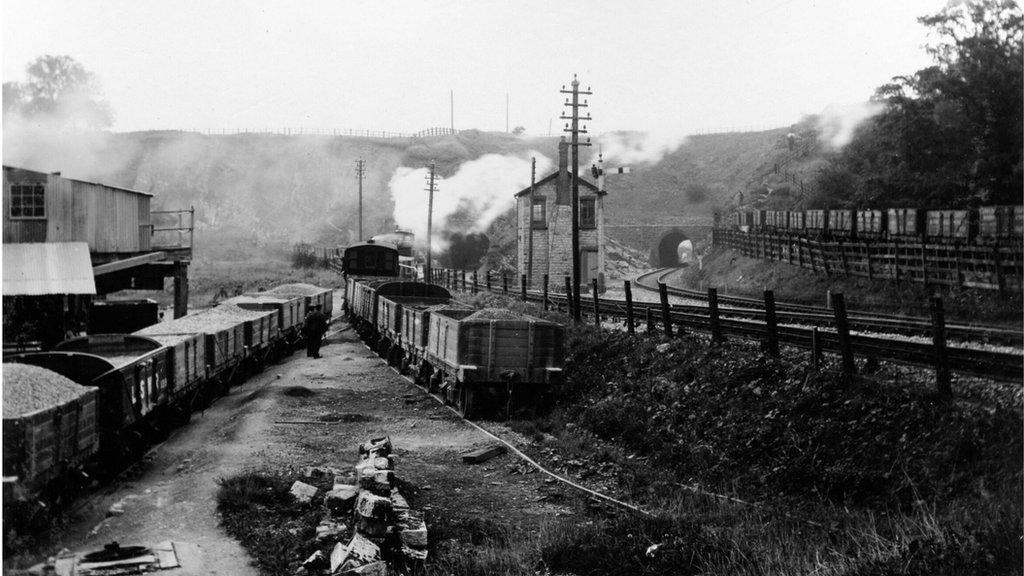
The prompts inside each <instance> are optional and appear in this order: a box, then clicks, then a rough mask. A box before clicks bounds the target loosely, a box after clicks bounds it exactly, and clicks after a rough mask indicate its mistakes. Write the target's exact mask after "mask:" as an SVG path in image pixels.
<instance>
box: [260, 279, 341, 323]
mask: <svg viewBox="0 0 1024 576" xmlns="http://www.w3.org/2000/svg"><path fill="white" fill-rule="evenodd" d="M258 294H260V295H261V296H275V297H279V298H284V297H287V298H295V297H298V298H302V299H303V306H302V309H301V313H302V316H300V318H305V316H306V312H307V311H308V310H309V308H310V307H311V306H322V307H323V308H322V309H321V312H323V313H324V314H326V315H327V317H328V318H330V317H331V315H332V314H333V312H334V291H333V290H332V289H330V288H321V287H319V286H314V285H312V284H302V283H297V284H282V285H281V286H278V287H276V288H271V289H270V290H267V291H265V292H259V293H258ZM249 296H252V294H249Z"/></svg>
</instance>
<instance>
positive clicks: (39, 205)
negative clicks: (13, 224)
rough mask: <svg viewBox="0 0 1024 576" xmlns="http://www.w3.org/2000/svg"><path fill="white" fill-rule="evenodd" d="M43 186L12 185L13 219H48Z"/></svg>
mask: <svg viewBox="0 0 1024 576" xmlns="http://www.w3.org/2000/svg"><path fill="white" fill-rule="evenodd" d="M44 190H45V187H44V186H43V185H42V184H11V218H46V202H45V195H44Z"/></svg>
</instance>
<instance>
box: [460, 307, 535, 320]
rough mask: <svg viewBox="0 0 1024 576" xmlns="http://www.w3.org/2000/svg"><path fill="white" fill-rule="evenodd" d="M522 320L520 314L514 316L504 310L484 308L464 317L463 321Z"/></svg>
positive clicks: (512, 313)
mask: <svg viewBox="0 0 1024 576" xmlns="http://www.w3.org/2000/svg"><path fill="white" fill-rule="evenodd" d="M523 318H524V317H523V315H522V314H516V313H515V312H510V311H508V310H506V309H504V308H484V309H482V310H478V311H476V312H474V313H472V314H470V315H469V316H466V317H465V318H464V320H467V321H469V320H522V319H523Z"/></svg>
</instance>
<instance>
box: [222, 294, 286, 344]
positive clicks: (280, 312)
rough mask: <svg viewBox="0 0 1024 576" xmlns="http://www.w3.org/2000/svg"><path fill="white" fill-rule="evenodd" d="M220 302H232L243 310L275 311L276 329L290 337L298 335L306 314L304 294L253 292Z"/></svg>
mask: <svg viewBox="0 0 1024 576" xmlns="http://www.w3.org/2000/svg"><path fill="white" fill-rule="evenodd" d="M222 304H233V305H235V306H238V307H239V308H243V309H245V310H257V311H273V312H276V313H277V331H278V332H280V333H281V334H283V335H285V336H287V337H288V338H290V339H294V338H295V336H297V335H298V333H299V331H300V330H301V329H302V321H303V319H304V318H305V316H306V298H305V296H284V295H274V296H272V295H269V294H267V293H265V292H254V293H250V294H246V295H244V296H235V297H234V298H228V299H227V300H224V301H223V302H222Z"/></svg>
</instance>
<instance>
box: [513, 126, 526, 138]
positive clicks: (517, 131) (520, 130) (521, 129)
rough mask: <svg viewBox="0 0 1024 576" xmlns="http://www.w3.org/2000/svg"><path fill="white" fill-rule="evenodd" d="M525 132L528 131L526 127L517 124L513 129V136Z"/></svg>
mask: <svg viewBox="0 0 1024 576" xmlns="http://www.w3.org/2000/svg"><path fill="white" fill-rule="evenodd" d="M525 133H526V127H525V126H516V127H515V128H513V129H512V135H513V136H522V135H523V134H525Z"/></svg>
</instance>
